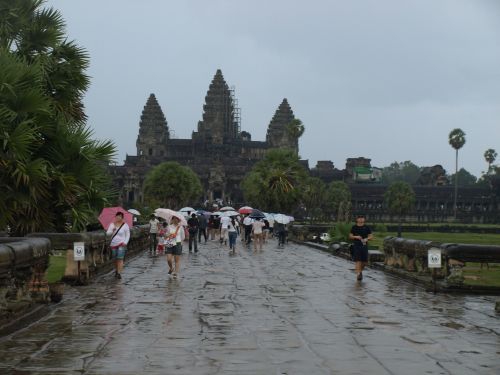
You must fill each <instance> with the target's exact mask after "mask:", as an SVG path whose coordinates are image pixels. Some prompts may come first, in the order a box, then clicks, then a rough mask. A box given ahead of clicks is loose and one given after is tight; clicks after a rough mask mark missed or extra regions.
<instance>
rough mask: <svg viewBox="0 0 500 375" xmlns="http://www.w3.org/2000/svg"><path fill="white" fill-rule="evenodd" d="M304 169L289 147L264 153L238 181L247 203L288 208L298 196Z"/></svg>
mask: <svg viewBox="0 0 500 375" xmlns="http://www.w3.org/2000/svg"><path fill="white" fill-rule="evenodd" d="M306 178H307V172H306V170H305V169H304V167H303V166H302V165H301V164H300V162H299V157H298V156H297V154H296V153H295V152H294V151H293V150H289V149H273V150H269V151H268V152H267V153H266V156H265V157H264V159H263V160H261V161H259V162H258V163H257V164H255V166H254V167H253V168H252V170H251V171H250V172H249V173H248V174H247V175H246V176H245V178H244V179H243V181H242V183H241V188H242V190H243V195H244V197H245V200H246V201H247V203H248V204H250V205H252V206H253V207H259V208H260V209H262V210H264V211H269V212H286V213H288V212H292V210H293V209H294V208H296V207H297V205H298V204H299V202H300V200H301V184H302V183H303V181H304V180H305V179H306Z"/></svg>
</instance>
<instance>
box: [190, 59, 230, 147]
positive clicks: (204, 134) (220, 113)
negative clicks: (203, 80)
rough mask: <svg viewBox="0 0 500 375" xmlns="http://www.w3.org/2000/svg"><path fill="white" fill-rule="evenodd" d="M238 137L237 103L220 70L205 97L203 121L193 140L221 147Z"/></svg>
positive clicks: (199, 124)
mask: <svg viewBox="0 0 500 375" xmlns="http://www.w3.org/2000/svg"><path fill="white" fill-rule="evenodd" d="M238 137H239V127H238V122H237V121H236V120H235V103H234V102H233V98H232V95H231V90H230V89H229V87H228V85H227V83H226V81H225V80H224V77H223V76H222V72H221V70H220V69H218V70H217V72H216V73H215V76H214V78H213V80H212V83H211V84H210V87H209V88H208V92H207V95H206V96H205V104H204V105H203V120H201V121H199V122H198V131H197V132H193V139H195V140H197V141H203V142H207V143H212V144H218V145H221V144H227V143H231V142H232V141H234V140H235V139H237V138H238Z"/></svg>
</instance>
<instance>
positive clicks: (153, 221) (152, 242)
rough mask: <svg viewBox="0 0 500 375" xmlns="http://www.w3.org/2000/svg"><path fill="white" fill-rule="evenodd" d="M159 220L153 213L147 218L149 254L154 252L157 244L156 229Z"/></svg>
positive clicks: (158, 225) (158, 226) (157, 228)
mask: <svg viewBox="0 0 500 375" xmlns="http://www.w3.org/2000/svg"><path fill="white" fill-rule="evenodd" d="M159 228H160V222H159V221H158V219H157V218H156V216H155V215H154V214H152V215H151V216H150V218H149V251H150V252H151V255H154V254H155V253H156V246H157V245H158V230H159Z"/></svg>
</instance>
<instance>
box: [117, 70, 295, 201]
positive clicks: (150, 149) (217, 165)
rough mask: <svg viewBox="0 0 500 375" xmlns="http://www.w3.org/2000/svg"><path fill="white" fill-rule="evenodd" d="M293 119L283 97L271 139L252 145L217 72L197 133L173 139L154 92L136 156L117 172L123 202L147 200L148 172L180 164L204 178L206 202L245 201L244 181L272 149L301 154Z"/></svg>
mask: <svg viewBox="0 0 500 375" xmlns="http://www.w3.org/2000/svg"><path fill="white" fill-rule="evenodd" d="M294 118H295V116H294V114H293V111H292V109H291V108H290V105H289V104H288V101H287V100H286V99H283V101H282V102H281V104H280V105H279V107H278V109H277V110H276V113H275V114H274V116H273V117H272V119H271V121H270V123H269V126H268V129H267V136H266V140H265V141H252V139H251V135H250V133H248V132H246V131H241V129H240V120H239V109H238V108H237V102H236V99H235V98H234V91H233V90H231V89H230V88H229V87H228V85H227V83H226V81H225V80H224V77H223V76H222V72H221V71H220V70H217V72H216V74H215V76H214V78H213V80H212V83H211V84H210V87H209V89H208V92H207V95H206V97H205V105H204V106H203V118H202V120H201V121H199V122H198V127H197V129H196V131H193V133H192V136H191V139H176V138H173V137H171V132H170V129H169V126H168V123H167V120H166V119H165V115H164V113H163V111H162V109H161V107H160V105H159V104H158V101H157V100H156V97H155V95H154V94H151V95H150V96H149V98H148V100H147V102H146V105H145V106H144V110H143V111H142V116H141V120H140V123H139V136H138V137H137V143H136V144H137V155H135V156H130V155H127V157H126V160H125V164H124V165H123V166H116V167H113V168H112V173H113V175H114V180H115V184H116V185H117V187H118V188H119V189H120V190H121V192H122V194H121V200H122V202H124V203H126V204H132V203H133V202H136V201H139V202H140V201H142V199H143V191H142V186H143V182H144V178H145V176H146V174H147V172H148V171H149V170H150V169H151V168H152V167H154V166H155V165H158V164H160V163H162V162H164V161H176V162H178V163H180V164H182V165H185V166H188V167H190V168H191V169H192V170H193V171H194V172H195V173H196V174H197V175H198V176H199V177H200V180H201V182H202V185H203V187H204V190H205V196H204V197H203V198H204V199H203V201H206V200H208V201H214V200H216V199H221V200H223V201H224V202H235V203H236V202H243V196H242V193H241V190H240V182H241V181H242V180H243V178H244V176H245V175H246V173H247V172H248V171H249V170H250V169H251V168H252V166H253V165H254V164H255V163H256V162H258V161H259V160H262V158H263V157H264V154H265V152H266V151H267V150H268V149H270V148H281V147H286V148H291V149H294V150H295V151H296V152H298V139H297V138H296V137H294V136H293V135H292V134H291V133H290V132H289V131H287V125H288V124H289V123H290V122H291V121H292V120H293V119H294Z"/></svg>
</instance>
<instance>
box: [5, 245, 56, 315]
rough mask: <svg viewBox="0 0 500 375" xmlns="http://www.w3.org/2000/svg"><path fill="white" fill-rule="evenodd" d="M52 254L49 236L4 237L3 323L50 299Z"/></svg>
mask: <svg viewBox="0 0 500 375" xmlns="http://www.w3.org/2000/svg"><path fill="white" fill-rule="evenodd" d="M49 254H50V241H49V240H48V239H46V238H35V237H33V238H26V237H20V238H19V237H0V323H2V322H6V321H9V320H10V319H12V318H13V317H14V316H16V315H19V313H22V312H24V311H27V310H28V309H29V308H30V307H31V306H33V305H34V304H35V303H37V302H46V301H47V300H48V296H49V294H48V293H49V291H48V286H47V282H46V281H45V277H44V274H45V270H46V269H47V267H48V265H49Z"/></svg>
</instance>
